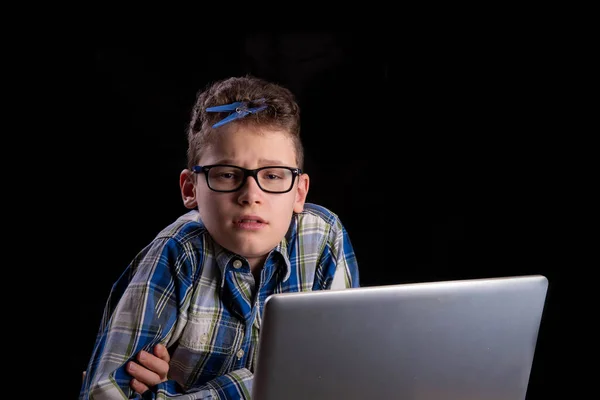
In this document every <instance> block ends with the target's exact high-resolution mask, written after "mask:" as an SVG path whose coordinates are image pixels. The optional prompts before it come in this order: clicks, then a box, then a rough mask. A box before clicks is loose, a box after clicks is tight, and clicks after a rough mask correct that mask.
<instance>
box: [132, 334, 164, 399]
mask: <svg viewBox="0 0 600 400" xmlns="http://www.w3.org/2000/svg"><path fill="white" fill-rule="evenodd" d="M136 360H137V362H134V361H129V363H127V372H128V373H129V374H130V375H131V376H133V379H132V380H131V382H130V384H129V385H130V386H131V388H132V389H133V390H135V391H136V392H137V393H139V394H142V393H144V392H145V391H147V390H148V389H149V387H151V386H155V385H158V384H159V383H161V382H164V381H166V380H167V379H168V378H167V375H168V373H169V361H170V360H171V356H169V352H168V351H167V348H166V347H165V346H163V345H162V344H157V345H156V346H154V355H152V354H150V353H148V352H146V351H143V350H142V351H140V352H139V353H138V355H137V356H136Z"/></svg>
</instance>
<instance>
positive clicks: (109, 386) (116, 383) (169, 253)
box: [79, 238, 199, 400]
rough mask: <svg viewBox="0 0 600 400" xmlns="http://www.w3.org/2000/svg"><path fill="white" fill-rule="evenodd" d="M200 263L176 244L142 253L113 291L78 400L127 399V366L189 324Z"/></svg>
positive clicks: (159, 242)
mask: <svg viewBox="0 0 600 400" xmlns="http://www.w3.org/2000/svg"><path fill="white" fill-rule="evenodd" d="M198 264H199V263H198V262H196V261H194V260H193V257H190V255H189V254H187V253H186V252H185V250H184V247H183V245H182V244H181V243H179V242H178V241H177V240H175V239H172V238H171V239H156V240H155V241H154V242H153V243H151V244H150V245H149V246H147V247H146V248H145V249H144V250H142V251H141V252H140V253H139V254H138V255H137V256H136V257H135V258H134V260H133V261H132V263H131V264H130V265H129V266H128V268H127V269H126V271H125V272H124V273H123V275H122V276H121V277H120V278H119V279H118V280H117V282H116V283H115V284H114V286H113V287H112V290H111V293H110V296H109V299H108V301H107V304H106V306H105V309H104V315H103V318H102V322H101V325H100V329H99V332H98V336H97V339H96V343H95V345H94V349H93V352H92V356H91V359H90V361H89V364H88V366H87V369H86V377H85V379H84V382H83V384H82V387H81V391H80V397H79V398H80V399H92V398H93V399H95V400H103V399H111V400H114V399H129V398H135V396H136V394H135V392H133V390H132V389H131V387H130V386H129V385H130V381H131V379H132V377H131V375H129V374H128V373H127V371H126V370H125V366H126V364H127V362H128V361H130V360H132V359H134V357H135V355H136V354H137V353H139V352H140V351H141V350H146V351H148V352H150V353H151V352H152V348H153V347H154V345H156V344H157V343H162V344H164V345H165V346H167V348H168V347H169V346H170V344H172V343H170V342H169V339H170V337H171V333H172V332H173V330H174V329H176V328H177V325H178V324H185V323H186V320H185V318H184V317H183V316H185V315H187V313H185V312H182V310H186V309H187V308H188V305H189V304H188V303H189V299H190V296H191V292H192V289H193V282H194V280H195V276H196V273H197V271H196V269H197V265H198Z"/></svg>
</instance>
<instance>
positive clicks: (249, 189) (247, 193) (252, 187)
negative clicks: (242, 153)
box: [238, 176, 263, 204]
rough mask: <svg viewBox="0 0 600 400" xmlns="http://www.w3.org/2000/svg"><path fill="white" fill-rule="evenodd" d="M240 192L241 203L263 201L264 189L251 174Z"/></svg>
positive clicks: (239, 200)
mask: <svg viewBox="0 0 600 400" xmlns="http://www.w3.org/2000/svg"><path fill="white" fill-rule="evenodd" d="M238 193H239V196H238V202H239V203H240V204H253V203H260V202H261V201H262V196H263V191H262V189H261V188H260V187H259V186H258V183H257V182H256V178H254V177H253V176H249V177H248V178H247V179H246V182H244V185H243V186H242V187H241V188H240V190H239V191H238Z"/></svg>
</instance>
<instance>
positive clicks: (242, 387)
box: [143, 368, 253, 400]
mask: <svg viewBox="0 0 600 400" xmlns="http://www.w3.org/2000/svg"><path fill="white" fill-rule="evenodd" d="M252 380H253V375H252V372H250V370H248V369H247V368H242V369H238V370H235V371H231V372H229V373H227V374H225V375H221V376H219V377H217V378H215V379H213V380H211V381H209V382H206V383H205V384H204V385H202V386H199V387H193V388H190V389H189V390H188V391H187V392H186V393H185V394H181V393H178V392H177V384H176V383H174V382H173V381H167V382H163V383H161V384H158V385H157V386H155V387H153V388H151V390H148V391H147V392H146V393H144V396H143V399H144V400H167V399H177V400H250V399H251V395H252Z"/></svg>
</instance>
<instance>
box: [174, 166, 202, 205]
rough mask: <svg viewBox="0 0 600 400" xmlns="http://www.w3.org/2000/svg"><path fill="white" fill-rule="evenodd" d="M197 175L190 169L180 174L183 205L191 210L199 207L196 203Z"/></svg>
mask: <svg viewBox="0 0 600 400" xmlns="http://www.w3.org/2000/svg"><path fill="white" fill-rule="evenodd" d="M195 179H196V175H195V174H194V173H193V172H192V171H190V170H189V169H184V170H183V171H181V174H179V187H180V188H181V198H182V199H183V205H184V206H186V207H187V208H189V209H190V210H191V209H193V208H196V207H197V206H198V202H197V201H196V185H195Z"/></svg>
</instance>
